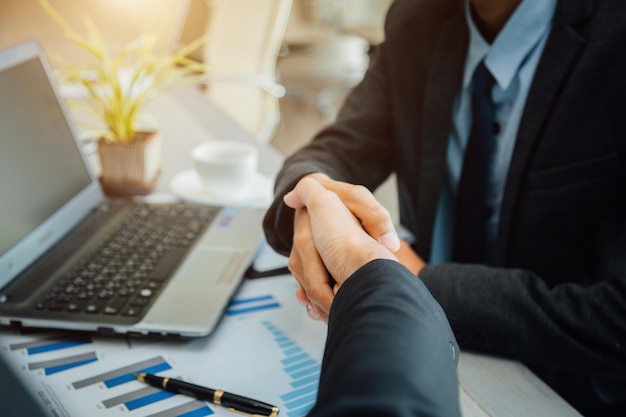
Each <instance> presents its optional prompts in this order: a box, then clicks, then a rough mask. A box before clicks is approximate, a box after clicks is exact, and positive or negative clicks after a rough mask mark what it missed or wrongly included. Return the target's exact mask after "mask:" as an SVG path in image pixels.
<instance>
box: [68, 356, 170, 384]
mask: <svg viewBox="0 0 626 417" xmlns="http://www.w3.org/2000/svg"><path fill="white" fill-rule="evenodd" d="M168 369H172V367H171V366H170V364H169V363H167V361H166V360H165V359H163V357H161V356H157V357H154V358H151V359H147V360H145V361H141V362H138V363H135V364H132V365H128V366H125V367H122V368H119V369H115V370H113V371H109V372H105V373H103V374H100V375H95V376H92V377H89V378H86V379H83V380H80V381H76V382H74V383H72V386H73V387H74V389H81V388H84V387H87V386H90V385H94V384H98V383H103V384H104V385H105V386H106V387H107V388H112V387H115V386H118V385H121V384H125V383H127V382H130V381H136V378H135V374H136V373H138V372H145V373H148V374H157V373H159V372H163V371H166V370H168Z"/></svg>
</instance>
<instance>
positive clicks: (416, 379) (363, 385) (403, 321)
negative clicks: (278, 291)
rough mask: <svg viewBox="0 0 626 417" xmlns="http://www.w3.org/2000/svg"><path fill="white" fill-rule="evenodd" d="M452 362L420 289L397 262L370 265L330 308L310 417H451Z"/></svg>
mask: <svg viewBox="0 0 626 417" xmlns="http://www.w3.org/2000/svg"><path fill="white" fill-rule="evenodd" d="M457 355H458V348H457V346H456V342H455V340H454V336H453V335H452V333H451V330H450V328H449V326H448V324H447V321H446V318H445V315H444V313H443V311H442V310H441V308H440V307H439V305H438V304H437V303H436V302H435V301H434V300H433V298H432V297H431V296H430V294H429V293H428V291H427V290H426V288H425V287H424V285H423V284H422V283H421V282H420V281H419V280H417V279H415V276H413V275H412V274H411V273H410V272H409V271H408V270H406V269H405V268H403V267H402V266H401V265H400V264H399V263H397V262H394V261H387V260H376V261H373V262H371V263H369V264H367V265H365V266H364V267H363V268H361V269H360V270H358V271H357V272H356V273H355V274H354V275H353V276H352V277H351V278H349V279H348V280H347V281H346V282H345V283H344V285H343V286H342V288H341V289H340V290H339V292H338V293H337V296H336V298H335V300H334V302H333V306H332V309H331V312H330V320H329V330H328V339H327V343H326V350H325V354H324V362H323V364H322V375H321V378H320V386H319V390H318V402H317V405H316V407H315V408H314V410H313V411H312V412H311V414H310V416H315V417H322V416H325V417H326V416H372V415H376V416H398V417H400V416H402V417H408V416H417V415H433V416H435V415H441V416H458V415H460V414H459V402H458V381H457V373H456V363H457V360H458V356H457Z"/></svg>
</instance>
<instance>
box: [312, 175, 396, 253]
mask: <svg viewBox="0 0 626 417" xmlns="http://www.w3.org/2000/svg"><path fill="white" fill-rule="evenodd" d="M311 177H312V178H315V179H316V180H317V181H318V182H319V183H320V184H321V185H323V186H324V187H325V188H326V189H328V190H330V191H332V192H334V193H335V194H337V195H338V196H339V198H341V200H342V201H343V203H344V204H345V205H346V207H348V209H349V210H350V211H351V212H352V213H353V214H354V215H355V216H356V217H357V218H358V219H359V221H360V222H361V224H362V226H363V228H364V229H365V231H367V233H368V234H369V235H370V236H372V237H373V238H374V239H376V240H377V241H378V242H380V244H381V245H383V246H385V247H386V248H387V249H389V250H391V251H392V252H395V251H397V250H398V249H400V238H399V237H398V232H397V231H396V228H395V226H394V224H393V220H392V218H391V215H390V214H389V211H388V210H387V209H386V208H385V207H383V206H382V205H381V204H380V203H379V202H378V200H376V198H375V197H374V195H373V194H372V193H371V192H370V191H369V190H368V189H367V188H366V187H364V186H362V185H354V184H348V183H345V182H341V181H334V180H331V179H330V178H328V177H327V176H325V175H323V176H310V177H309V178H311Z"/></svg>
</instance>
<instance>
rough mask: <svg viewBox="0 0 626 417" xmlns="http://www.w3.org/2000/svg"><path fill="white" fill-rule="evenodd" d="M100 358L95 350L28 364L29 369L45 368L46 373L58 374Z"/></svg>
mask: <svg viewBox="0 0 626 417" xmlns="http://www.w3.org/2000/svg"><path fill="white" fill-rule="evenodd" d="M97 360H98V356H97V355H96V353H95V352H87V353H83V354H80V355H73V356H67V357H65V358H60V359H52V360H47V361H41V362H31V363H29V364H28V369H29V370H31V371H33V370H37V369H43V371H44V373H45V374H46V375H52V374H56V373H58V372H63V371H66V370H68V369H72V368H76V367H78V366H82V365H86V364H88V363H92V362H95V361H97Z"/></svg>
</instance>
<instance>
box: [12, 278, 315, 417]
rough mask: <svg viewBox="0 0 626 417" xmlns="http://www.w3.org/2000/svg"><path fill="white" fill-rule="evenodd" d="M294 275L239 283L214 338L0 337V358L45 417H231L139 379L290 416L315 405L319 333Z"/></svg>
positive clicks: (34, 335) (57, 335)
mask: <svg viewBox="0 0 626 417" xmlns="http://www.w3.org/2000/svg"><path fill="white" fill-rule="evenodd" d="M296 288H297V284H296V283H295V280H294V279H293V278H292V277H290V276H289V277H278V278H269V279H261V280H256V281H246V282H245V283H244V285H243V286H242V287H241V289H240V291H239V292H238V293H237V295H236V296H235V298H234V299H233V300H232V302H231V303H230V305H229V307H228V309H227V311H226V314H225V316H224V318H223V320H222V322H221V323H220V324H219V326H218V328H217V329H216V331H215V332H214V333H213V334H212V335H210V336H208V337H204V338H199V339H193V340H185V341H173V340H172V341H144V340H141V339H128V340H127V339H113V340H111V339H102V338H98V337H92V336H89V335H84V334H83V335H81V334H76V333H66V334H63V333H50V334H48V333H41V334H32V335H24V334H19V333H17V332H0V348H1V349H0V350H1V352H2V355H3V356H4V360H5V361H6V362H7V363H10V364H11V365H12V366H13V367H14V368H15V369H16V373H18V374H21V375H22V376H23V378H24V380H25V381H27V383H28V385H29V386H30V387H31V389H32V390H33V391H34V392H35V393H36V394H37V395H36V396H37V399H38V400H39V401H42V402H43V404H45V405H46V408H47V409H48V410H49V411H50V415H51V416H66V417H74V416H90V417H98V416H103V417H105V416H128V417H133V416H145V417H148V416H150V417H152V416H154V417H176V416H185V417H201V416H209V415H216V416H230V417H233V416H234V415H236V414H233V413H231V412H229V411H227V410H226V409H224V408H222V407H219V406H215V405H213V404H211V403H205V402H202V401H198V400H195V399H193V398H190V397H187V396H184V395H176V394H172V393H168V392H165V391H162V390H159V389H156V388H152V387H149V386H147V385H145V384H143V383H141V382H139V381H137V380H136V379H135V377H134V374H135V373H137V372H147V373H152V374H156V375H159V376H163V377H172V378H178V379H182V380H185V381H188V382H191V383H195V384H199V385H203V386H207V387H210V388H214V389H222V390H224V391H227V392H231V393H234V394H239V395H244V396H247V397H250V398H254V399H257V400H259V401H263V402H266V403H270V404H273V405H276V406H278V407H280V415H281V416H286V417H298V416H303V415H305V414H306V413H307V412H308V411H309V410H310V409H311V407H312V406H313V404H314V402H315V396H316V394H317V384H318V380H319V372H320V365H321V359H322V354H323V347H324V342H325V338H326V325H325V324H323V323H320V322H315V321H313V320H311V319H310V318H309V317H308V316H307V315H306V312H305V309H304V308H303V307H302V306H300V305H299V304H298V303H297V301H296V299H295V295H294V294H295V290H296Z"/></svg>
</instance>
